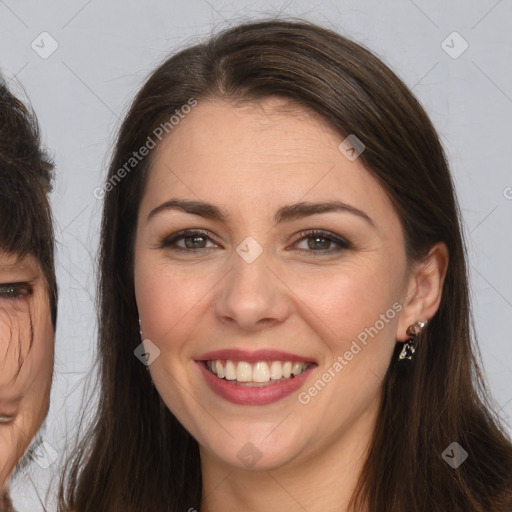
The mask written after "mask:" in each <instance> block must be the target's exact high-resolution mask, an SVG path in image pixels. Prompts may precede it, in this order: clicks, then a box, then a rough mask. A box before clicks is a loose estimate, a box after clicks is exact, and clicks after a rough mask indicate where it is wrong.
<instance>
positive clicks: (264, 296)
mask: <svg viewBox="0 0 512 512" xmlns="http://www.w3.org/2000/svg"><path fill="white" fill-rule="evenodd" d="M233 260H234V262H233V266H232V268H231V270H230V272H228V273H227V275H226V276H225V278H224V279H223V280H222V281H221V283H219V287H218V288H217V295H216V297H215V300H214V311H215V315H216V317H217V319H218V320H219V321H220V322H221V323H223V324H227V325H231V326H236V327H238V328H239V329H240V330H244V331H258V330H261V329H264V328H268V327H271V326H274V325H279V324H281V323H282V322H284V321H285V319H286V318H287V317H288V315H289V314H290V308H291V301H290V300H289V296H288V293H287V287H286V286H285V285H284V283H283V282H282V281H281V280H280V279H279V277H278V274H277V272H276V271H275V270H273V269H272V268H271V267H270V266H269V263H270V262H269V261H268V259H267V258H266V257H265V255H264V253H263V254H262V255H261V256H260V257H259V258H258V259H256V260H255V261H253V262H252V263H248V262H246V261H244V259H242V258H241V257H240V256H238V254H236V253H235V254H234V255H233Z"/></svg>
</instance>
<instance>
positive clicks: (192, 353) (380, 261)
mask: <svg viewBox="0 0 512 512" xmlns="http://www.w3.org/2000/svg"><path fill="white" fill-rule="evenodd" d="M342 140H343V139H342V138H340V136H339V135H338V134H337V133H336V132H334V131H333V130H332V129H331V128H330V127H329V126H328V125H327V124H326V123H325V122H323V121H322V120H320V119H319V118H318V117H317V116H315V115H314V114H311V113H308V112H306V111H304V110H299V109H297V108H293V107H292V108H286V104H285V103H283V101H282V100H280V99H277V98H270V99H266V100H265V101H263V102H260V103H258V104H256V103H251V104H246V105H244V106H236V107H235V106H233V105H231V104H229V103H224V102H220V101H219V102H214V101H208V102H202V103H199V105H198V106H197V107H196V108H195V109H194V110H193V111H192V112H191V113H190V114H189V115H187V117H186V118H185V119H184V120H182V121H181V122H180V124H179V125H178V126H177V127H175V129H174V130H173V132H171V134H170V135H169V136H168V137H167V140H165V141H164V144H163V145H161V146H160V147H159V148H157V149H156V150H155V154H154V155H153V158H154V160H153V163H152V167H151V171H150V174H149V177H148V182H147V185H146V188H145V191H144V195H143V199H142V202H141V205H140V210H139V218H138V224H137V234H136V242H135V267H134V278H135V289H136V300H137V305H138V309H139V314H140V318H141V321H142V329H143V339H150V340H151V341H152V342H153V343H154V344H155V345H156V346H157V347H158V348H159V350H160V356H159V357H157V358H156V359H155V361H154V362H152V363H151V365H150V372H151V377H152V379H153V381H154V384H155V386H156V388H157V389H158V391H159V393H160V395H161V396H162V399H163V400H164V402H165V403H166V404H167V406H168V407H169V408H170V410H171V411H172V412H173V413H174V414H175V415H176V417H177V418H178V419H179V421H180V422H181V423H182V424H183V425H184V426H185V428H186V429H187V430H188V431H189V432H190V433H191V434H192V435H193V436H194V437H195V438H196V439H197V441H198V442H199V445H200V452H201V464H202V475H203V495H204V499H203V502H202V505H201V511H202V512H204V511H214V510H221V509H222V510H233V511H234V510H247V511H257V510H261V511H265V512H269V511H274V510H276V511H277V510H291V511H295V510H297V511H298V510H302V511H303V510H308V511H309V512H315V511H322V512H326V511H334V510H336V511H339V510H345V509H346V507H347V503H348V501H349V499H350V496H351V493H352V491H353V490H354V486H355V484H356V480H357V476H358V473H359V471H360V470H361V466H362V463H363V461H364V455H365V450H366V447H367V444H368V442H369V439H370V436H371V434H372V431H373V427H374V423H375V419H376V415H377V410H378V406H379V401H380V390H381V383H382V378H383V376H384V375H385V373H386V370H387V368H388V365H389V362H390V358H391V355H392V352H393V349H394V346H395V343H396V341H397V340H399V341H404V340H406V339H408V338H409V337H410V336H407V335H406V329H407V327H408V326H409V325H410V324H412V323H414V322H415V321H417V320H423V321H424V320H428V319H430V318H432V316H433V315H434V314H435V312H436V311H437V308H438V306H439V303H440V299H441V291H442V284H443V280H444V276H445V272H446V266H447V261H448V254H447V250H446V247H445V246H444V244H438V245H436V246H434V247H433V248H432V250H431V251H430V253H429V256H428V258H427V259H426V260H425V261H423V262H421V263H417V264H409V263H408V262H407V260H406V255H405V246H404V238H403V233H402V229H401V225H400V222H399V218H398V216H397V214H396V212H395V210H394V209H393V206H392V204H391V202H390V200H389V198H388V197H387V195H386V194H385V192H384V190H383V189H382V187H381V186H380V185H379V183H378V182H377V181H376V179H375V178H373V176H372V175H371V174H370V173H369V172H368V171H367V170H366V169H365V168H364V167H363V165H362V163H361V162H360V160H359V159H356V160H355V161H353V162H352V161H350V160H349V159H347V158H346V157H345V156H344V155H343V154H342V153H341V152H340V151H339V149H338V145H339V144H340V142H341V141H342ZM171 198H172V199H189V200H195V201H205V202H208V203H212V204H214V205H216V206H218V207H219V208H222V209H224V210H225V211H226V212H227V213H228V214H229V218H228V220H227V221H226V222H221V221H218V220H212V219H208V218H203V217H201V216H199V215H194V214H190V213H185V212H183V211H180V210H163V211H161V212H160V213H158V214H156V215H153V216H152V217H151V218H150V219H149V220H148V215H149V213H150V212H151V211H152V210H153V209H154V208H156V207H157V206H159V205H160V204H162V203H164V202H166V201H168V200H170V199H171ZM332 200H338V201H343V202H345V203H349V204H350V205H352V206H354V207H356V208H358V209H360V210H362V211H364V212H365V213H366V214H367V215H368V216H369V217H370V218H371V219H372V221H373V223H374V226H372V225H371V224H370V223H369V222H367V221H366V220H364V219H363V218H361V217H358V216H356V215H353V214H350V213H347V212H328V213H321V214H315V215H312V216H308V217H305V218H299V219H295V220H290V221H287V222H283V223H279V224H275V223H274V221H273V217H274V214H275V212H276V211H277V210H278V209H279V208H280V207H282V206H284V205H290V204H294V203H297V202H323V201H332ZM192 228H194V229H199V230H207V231H208V232H209V233H210V237H209V238H206V239H205V240H202V239H201V240H200V242H201V243H203V246H205V247H206V248H205V249H194V248H192V249H188V252H187V253H185V252H179V251H177V250H176V249H173V248H172V247H163V248H162V247H161V246H160V242H161V240H162V239H165V238H166V237H169V235H171V234H173V233H177V232H178V231H180V230H183V229H192ZM307 229H322V230H326V231H329V232H331V233H334V234H337V235H339V236H341V237H343V238H345V239H347V240H349V241H350V242H351V244H352V249H341V250H340V251H336V249H337V246H336V244H335V243H334V242H331V243H330V245H329V243H328V241H327V243H326V241H325V240H321V244H320V245H321V248H323V249H326V250H327V251H331V252H330V253H324V254H320V255H317V252H319V251H318V249H316V248H315V246H314V247H313V248H311V246H309V245H308V238H304V236H302V235H301V234H300V233H301V231H303V230H307ZM247 236H252V237H253V238H254V239H255V240H256V241H257V242H258V243H259V244H260V246H261V247H262V249H263V252H262V254H261V255H260V256H259V257H258V258H257V259H256V260H255V261H254V262H252V263H250V264H249V263H247V262H246V261H245V260H244V259H242V258H241V257H240V256H239V254H238V253H237V252H236V248H237V246H238V245H239V244H240V243H241V242H242V241H243V240H244V239H245V238H246V237H247ZM189 241H190V239H189ZM177 244H178V245H179V246H181V247H182V248H183V247H184V240H183V239H181V240H180V241H178V242H177ZM194 251H195V252H194ZM315 251H316V252H315ZM395 302H399V303H400V305H401V306H402V307H401V311H400V312H399V314H396V315H395V316H394V318H393V319H391V320H389V321H388V322H387V323H385V325H384V328H382V329H381V330H380V331H379V332H378V335H376V336H374V337H373V338H369V340H370V341H369V342H368V344H367V345H366V346H364V347H363V348H362V350H361V351H360V352H359V353H358V354H357V355H356V356H354V358H353V359H352V360H351V361H350V362H348V364H347V365H346V366H345V367H344V369H343V370H342V371H341V372H339V373H337V374H336V377H335V378H333V379H332V380H331V382H330V383H329V384H328V385H326V386H325V387H324V388H323V389H322V391H321V392H320V393H318V394H317V396H315V397H314V398H312V399H311V401H310V402H309V403H308V404H306V405H304V404H301V403H299V401H298V393H293V394H292V395H291V396H289V397H286V398H284V399H282V400H280V401H278V402H276V403H273V404H270V405H264V406H254V405H253V406H248V405H236V404H233V403H230V402H228V401H225V400H224V399H222V398H220V397H219V396H217V395H216V394H215V393H214V392H213V391H212V390H211V389H210V388H209V386H208V385H207V384H206V382H205V380H204V377H203V376H202V375H201V373H200V372H199V370H198V367H197V363H196V362H195V360H196V359H197V358H198V356H200V355H201V354H204V353H206V352H208V351H211V350H216V349H225V348H242V349H247V350H256V349H263V348H267V349H268V348H270V349H277V350H283V351H287V352H292V353H294V354H299V355H301V356H304V359H305V360H310V361H316V362H317V364H318V366H317V367H316V368H314V370H313V371H312V372H311V373H310V375H309V377H308V379H307V382H306V383H305V384H304V386H303V387H302V388H301V390H299V391H304V390H307V389H308V388H309V387H310V386H311V385H312V384H313V383H314V382H315V381H316V380H317V379H318V378H320V377H321V375H322V374H323V373H324V372H326V371H328V369H329V368H330V367H332V365H333V363H334V361H335V360H336V358H337V356H339V355H343V354H344V353H345V352H346V351H347V350H348V349H349V348H350V346H351V343H352V341H353V340H354V339H356V338H357V335H358V334H359V333H361V332H362V331H364V329H365V328H366V327H370V326H373V325H374V324H375V323H376V321H377V320H379V318H380V315H381V314H383V313H385V312H386V311H387V310H388V309H389V308H391V307H392V305H393V303H395ZM248 442H250V443H253V444H254V445H255V446H256V447H257V449H258V450H259V452H260V453H261V455H262V456H261V459H260V460H259V461H258V462H257V463H256V465H254V466H253V467H251V468H248V467H246V466H245V465H244V464H243V463H242V462H241V461H240V460H239V459H238V457H237V453H238V451H239V450H240V449H241V448H242V447H243V446H244V445H246V443H248Z"/></svg>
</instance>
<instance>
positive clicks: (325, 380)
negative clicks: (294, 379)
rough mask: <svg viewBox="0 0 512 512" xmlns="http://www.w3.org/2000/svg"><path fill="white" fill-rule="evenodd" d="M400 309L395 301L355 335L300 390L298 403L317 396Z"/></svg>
mask: <svg viewBox="0 0 512 512" xmlns="http://www.w3.org/2000/svg"><path fill="white" fill-rule="evenodd" d="M400 311H402V304H400V303H399V302H395V303H394V304H393V305H392V307H391V308H389V309H388V310H387V311H386V312H385V313H382V314H381V315H380V316H379V320H377V321H376V322H375V323H374V324H373V325H372V326H370V327H366V328H365V329H364V330H363V331H361V332H360V333H359V334H358V335H357V339H354V340H353V341H352V343H351V345H350V348H349V349H348V350H346V351H345V352H344V353H343V355H339V356H338V357H337V358H336V360H335V362H334V363H333V364H332V365H331V366H330V367H329V368H328V369H327V370H326V371H325V372H324V373H322V375H321V376H320V378H318V379H317V380H316V381H315V382H314V383H313V385H311V386H310V387H309V388H308V389H307V391H302V392H301V393H299V395H298V397H297V398H298V400H299V403H301V404H302V405H307V404H309V403H310V402H311V399H312V398H314V397H315V396H317V395H318V394H319V393H320V392H321V391H322V390H323V389H324V388H325V387H326V386H327V384H329V382H331V381H332V379H334V378H335V377H336V376H337V375H338V374H339V373H340V372H341V371H342V370H343V369H344V368H345V367H346V366H347V365H348V364H349V362H350V361H352V360H353V359H354V356H356V355H357V354H359V353H360V352H361V350H362V349H363V348H364V347H365V346H366V345H367V344H368V341H369V340H368V336H369V337H370V338H372V339H373V338H374V337H375V336H377V334H379V332H380V331H382V329H384V327H385V325H386V324H388V323H389V321H390V320H392V319H393V318H395V316H396V314H397V313H399V312H400Z"/></svg>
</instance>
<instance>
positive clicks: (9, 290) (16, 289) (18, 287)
mask: <svg viewBox="0 0 512 512" xmlns="http://www.w3.org/2000/svg"><path fill="white" fill-rule="evenodd" d="M32 291H33V288H32V285H31V284H30V283H2V284H0V299H22V298H24V297H27V296H29V295H31V294H32Z"/></svg>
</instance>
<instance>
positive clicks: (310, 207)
mask: <svg viewBox="0 0 512 512" xmlns="http://www.w3.org/2000/svg"><path fill="white" fill-rule="evenodd" d="M167 210H181V211H183V212H185V213H190V214H193V215H199V216H200V217H204V218H206V219H211V220H217V221H220V222H226V221H228V220H229V219H230V218H231V215H229V214H228V213H227V212H226V211H225V210H223V209H222V208H219V207H217V206H215V205H213V204H211V203H205V202H203V201H190V200H184V199H170V200H169V201H166V202H165V203H162V204H161V205H159V206H157V207H156V208H154V209H153V210H151V212H149V214H148V217H147V221H149V220H151V219H152V218H153V217H154V216H155V215H158V214H159V213H161V212H163V211H167ZM329 212H345V213H351V214H353V215H357V216H358V217H360V218H362V219H364V220H365V221H366V222H367V223H368V224H370V225H371V226H372V227H373V228H375V227H376V226H375V223H374V222H373V220H372V219H371V218H370V216H369V215H368V214H367V213H365V212H363V211H362V210H360V209H359V208H356V207H355V206H352V205H350V204H347V203H344V202H342V201H326V202H321V203H311V202H309V203H308V202H300V203H295V204H291V205H288V206H283V207H281V208H279V210H278V211H277V212H276V214H275V216H274V223H275V224H279V223H282V222H287V221H292V220H296V219H302V218H304V217H309V216H311V215H316V214H320V213H329Z"/></svg>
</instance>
